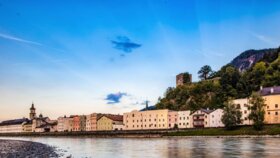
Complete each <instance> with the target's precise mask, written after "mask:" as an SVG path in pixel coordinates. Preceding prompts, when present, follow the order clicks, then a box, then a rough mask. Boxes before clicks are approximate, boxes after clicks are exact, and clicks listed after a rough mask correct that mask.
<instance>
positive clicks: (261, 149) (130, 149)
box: [0, 137, 280, 158]
mask: <svg viewBox="0 0 280 158" xmlns="http://www.w3.org/2000/svg"><path fill="white" fill-rule="evenodd" d="M0 139H17V140H28V141H34V142H41V143H44V144H48V145H51V146H56V147H58V148H59V149H61V150H65V151H64V154H65V156H68V155H70V154H71V155H72V156H73V157H75V158H76V157H92V158H176V157H178V158H181V157H182V158H183V157H186V158H187V157H197V158H200V157H213V158H222V157H242V158H251V157H252V158H258V157H260V158H263V157H269V158H279V157H280V139H279V138H202V137H201V138H176V137H172V138H85V137H76V138H75V137H74V138H73V137H26V138H23V137H18V138H9V137H2V138H1V137H0Z"/></svg>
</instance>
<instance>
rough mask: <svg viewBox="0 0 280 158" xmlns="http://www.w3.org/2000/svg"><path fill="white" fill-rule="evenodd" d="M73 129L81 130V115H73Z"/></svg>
mask: <svg viewBox="0 0 280 158" xmlns="http://www.w3.org/2000/svg"><path fill="white" fill-rule="evenodd" d="M73 131H80V117H79V116H74V117H73Z"/></svg>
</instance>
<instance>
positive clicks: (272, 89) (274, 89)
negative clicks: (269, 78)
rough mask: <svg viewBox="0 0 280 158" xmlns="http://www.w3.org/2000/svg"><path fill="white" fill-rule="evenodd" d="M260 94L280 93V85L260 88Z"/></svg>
mask: <svg viewBox="0 0 280 158" xmlns="http://www.w3.org/2000/svg"><path fill="white" fill-rule="evenodd" d="M260 94H261V95H262V96H265V95H274V94H280V86H277V87H265V88H262V89H261V90H260Z"/></svg>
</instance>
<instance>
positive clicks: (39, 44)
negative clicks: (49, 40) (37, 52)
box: [0, 33, 43, 46]
mask: <svg viewBox="0 0 280 158" xmlns="http://www.w3.org/2000/svg"><path fill="white" fill-rule="evenodd" d="M0 38H4V39H7V40H12V41H16V42H21V43H27V44H33V45H38V46H42V45H43V44H41V43H39V42H34V41H30V40H26V39H22V38H19V37H16V36H12V35H9V34H3V33H0Z"/></svg>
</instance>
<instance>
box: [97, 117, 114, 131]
mask: <svg viewBox="0 0 280 158" xmlns="http://www.w3.org/2000/svg"><path fill="white" fill-rule="evenodd" d="M97 130H98V131H108V130H113V121H112V120H111V119H109V118H107V117H106V116H102V117H101V118H100V119H98V120H97Z"/></svg>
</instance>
